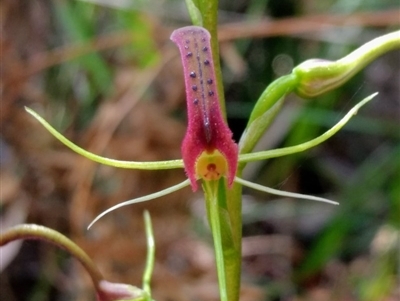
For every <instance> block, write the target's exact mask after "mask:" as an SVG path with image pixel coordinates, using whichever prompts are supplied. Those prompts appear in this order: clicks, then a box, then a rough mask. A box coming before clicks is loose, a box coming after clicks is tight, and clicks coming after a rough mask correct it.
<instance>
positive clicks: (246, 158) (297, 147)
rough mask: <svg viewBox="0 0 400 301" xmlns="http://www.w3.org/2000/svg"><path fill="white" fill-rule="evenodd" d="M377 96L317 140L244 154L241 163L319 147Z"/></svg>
mask: <svg viewBox="0 0 400 301" xmlns="http://www.w3.org/2000/svg"><path fill="white" fill-rule="evenodd" d="M376 95H378V93H374V94H372V95H370V96H368V97H366V98H364V99H363V100H362V101H360V102H359V103H358V104H357V105H355V106H354V107H353V108H352V109H351V110H350V111H349V112H348V113H347V114H346V115H345V116H344V117H343V118H342V119H341V120H340V121H339V122H338V123H337V124H336V125H335V126H333V127H332V128H330V129H329V130H328V131H326V132H325V133H324V134H322V135H321V136H318V137H317V138H315V139H312V140H310V141H307V142H304V143H301V144H298V145H295V146H289V147H284V148H278V149H272V150H267V151H261V152H257V153H250V154H242V155H240V156H239V162H240V163H247V162H253V161H259V160H265V159H270V158H276V157H282V156H287V155H291V154H294V153H299V152H302V151H305V150H307V149H309V148H312V147H314V146H317V145H318V144H320V143H322V142H324V141H325V140H327V139H329V138H330V137H332V136H333V135H334V134H336V133H337V132H338V131H339V130H340V129H341V128H343V127H344V126H345V124H346V123H347V122H348V121H349V120H350V119H351V117H353V116H354V115H356V114H357V112H358V110H359V109H360V108H361V107H362V106H363V105H365V104H366V103H367V102H369V101H370V100H371V99H373V98H374V97H375V96H376Z"/></svg>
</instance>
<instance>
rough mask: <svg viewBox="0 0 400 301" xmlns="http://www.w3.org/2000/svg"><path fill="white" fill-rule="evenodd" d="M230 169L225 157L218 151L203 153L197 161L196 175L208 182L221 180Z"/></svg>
mask: <svg viewBox="0 0 400 301" xmlns="http://www.w3.org/2000/svg"><path fill="white" fill-rule="evenodd" d="M227 169H228V165H227V163H226V159H225V157H224V156H223V155H222V154H221V153H220V152H219V151H218V150H214V151H213V152H212V153H208V152H207V151H204V152H202V154H201V155H200V156H199V158H198V159H197V161H196V175H197V177H199V178H202V179H203V180H206V181H214V180H219V178H221V177H222V176H225V174H226V172H227Z"/></svg>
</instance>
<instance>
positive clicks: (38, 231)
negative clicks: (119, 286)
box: [0, 224, 104, 292]
mask: <svg viewBox="0 0 400 301" xmlns="http://www.w3.org/2000/svg"><path fill="white" fill-rule="evenodd" d="M19 239H36V240H37V239H39V240H44V241H46V242H49V243H51V244H53V245H56V246H58V247H60V248H62V249H64V250H66V251H68V252H69V253H70V254H71V255H72V256H74V257H75V258H76V259H78V260H79V262H80V263H81V264H82V265H83V267H84V268H85V269H86V271H87V272H88V273H89V275H90V277H91V279H92V281H93V285H94V287H95V288H96V291H97V292H101V289H100V288H99V284H100V281H102V280H104V277H103V275H102V274H101V272H100V271H99V269H98V268H97V267H96V265H95V264H94V263H93V261H92V260H91V259H90V257H89V256H88V255H87V254H86V253H85V252H84V251H83V250H82V249H81V248H80V247H79V246H77V245H76V244H75V243H74V242H73V241H71V240H70V239H68V238H67V237H66V236H64V235H62V234H61V233H59V232H57V231H55V230H53V229H50V228H47V227H44V226H40V225H35V224H23V225H18V226H15V227H12V228H10V229H7V230H6V231H5V232H3V233H2V235H0V246H4V245H6V244H8V243H9V242H12V241H15V240H19Z"/></svg>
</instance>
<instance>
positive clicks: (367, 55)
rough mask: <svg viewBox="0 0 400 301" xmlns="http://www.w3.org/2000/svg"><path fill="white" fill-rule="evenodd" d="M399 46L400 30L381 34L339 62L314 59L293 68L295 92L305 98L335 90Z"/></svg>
mask: <svg viewBox="0 0 400 301" xmlns="http://www.w3.org/2000/svg"><path fill="white" fill-rule="evenodd" d="M398 48H400V31H395V32H392V33H389V34H386V35H383V36H381V37H378V38H376V39H374V40H372V41H370V42H368V43H366V44H364V45H362V46H361V47H359V48H358V49H356V50H355V51H353V52H352V53H350V54H349V55H347V56H345V57H344V58H342V59H339V60H337V61H328V60H321V59H311V60H308V61H305V62H304V63H302V64H300V65H299V66H297V67H296V68H294V69H293V74H295V75H296V76H297V78H298V81H299V85H298V86H297V88H296V93H297V94H299V95H300V96H303V97H315V96H317V95H320V94H322V93H325V92H327V91H329V90H332V89H334V88H336V87H338V86H340V85H342V84H343V83H345V82H346V81H348V80H349V79H350V78H351V77H352V76H353V75H354V74H355V73H357V72H358V71H360V70H361V69H362V68H364V67H365V66H367V65H368V64H369V63H371V61H373V60H374V59H376V58H377V57H379V56H381V55H382V54H385V53H387V52H389V51H391V50H394V49H398Z"/></svg>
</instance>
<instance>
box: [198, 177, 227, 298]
mask: <svg viewBox="0 0 400 301" xmlns="http://www.w3.org/2000/svg"><path fill="white" fill-rule="evenodd" d="M221 181H223V180H221ZM218 183H219V181H210V182H204V185H203V187H204V192H205V196H206V202H207V208H208V213H209V223H210V227H211V232H212V235H213V240H214V251H215V259H216V265H217V274H218V283H219V291H220V298H221V301H228V300H231V299H228V291H229V289H230V288H229V287H228V286H227V279H226V277H227V274H226V266H225V258H224V250H226V247H225V246H224V245H223V242H222V231H221V221H220V214H221V208H220V207H219V202H220V199H219V198H218V188H219V187H218V186H219V185H218ZM228 231H230V229H228Z"/></svg>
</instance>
